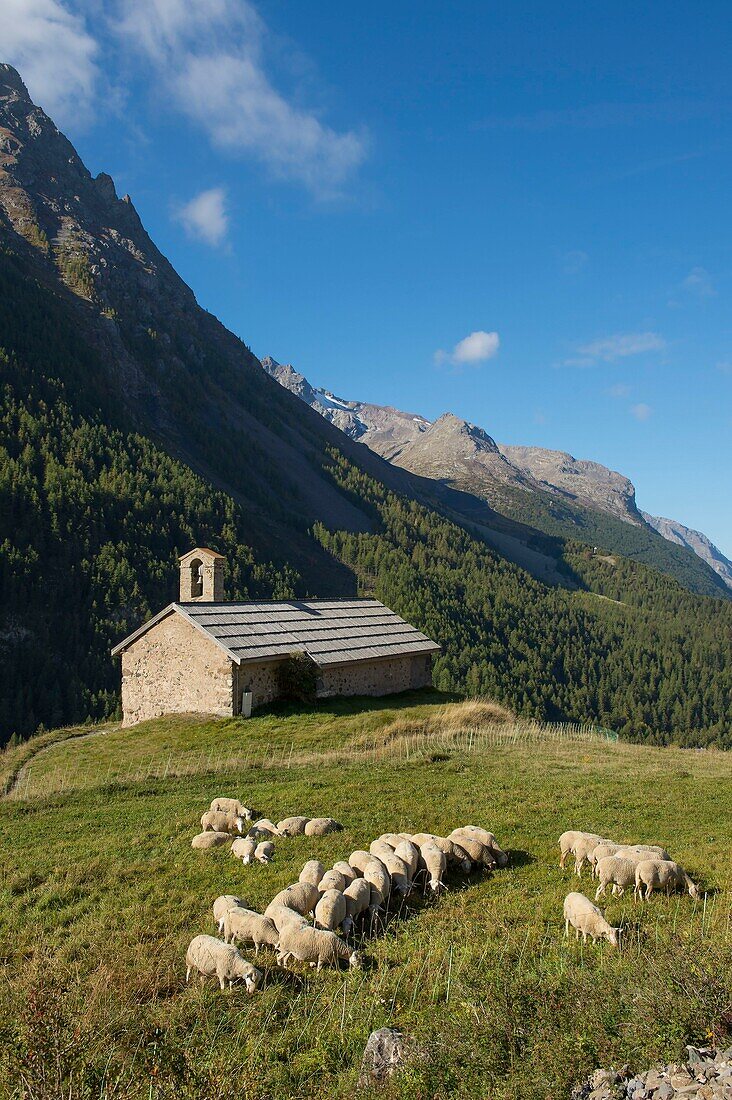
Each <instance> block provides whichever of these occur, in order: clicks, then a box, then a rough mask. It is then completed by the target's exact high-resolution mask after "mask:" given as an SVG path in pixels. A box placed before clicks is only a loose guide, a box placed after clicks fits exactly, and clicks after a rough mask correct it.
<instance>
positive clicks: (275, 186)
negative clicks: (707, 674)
mask: <svg viewBox="0 0 732 1100" xmlns="http://www.w3.org/2000/svg"><path fill="white" fill-rule="evenodd" d="M731 40H732V15H730V11H729V7H728V5H726V4H722V3H715V2H712V0H710V2H709V3H707V4H705V5H702V6H701V7H700V6H699V5H696V4H692V3H684V2H681V0H679V2H674V3H671V4H669V3H668V2H665V3H654V2H647V3H645V4H642V5H638V4H637V3H633V4H630V3H622V2H621V3H615V4H613V5H603V6H600V5H588V4H587V3H586V2H584V3H575V2H566V0H565V2H564V3H562V4H560V5H558V4H555V3H552V4H549V3H533V4H532V3H524V2H521V0H514V2H513V3H511V4H499V3H491V2H489V0H480V2H467V0H466V2H459V0H458V2H457V3H455V4H446V3H444V2H442V0H419V2H416V0H415V2H412V0H409V2H407V0H403V2H401V3H396V4H395V3H394V2H393V0H392V2H391V3H385V2H381V0H371V2H370V3H369V4H366V5H359V6H357V7H354V6H353V5H347V4H343V3H335V2H330V0H318V3H316V4H303V3H302V2H295V0H271V2H265V0H260V2H257V3H255V2H252V3H249V2H243V0H119V3H107V4H100V3H99V2H98V0H95V2H92V0H2V3H1V4H0V43H2V47H0V48H1V49H2V51H3V58H2V59H3V60H8V61H10V62H11V63H13V64H15V65H17V66H18V68H19V69H20V71H21V75H23V77H24V78H25V80H26V82H27V84H28V86H29V89H30V91H31V93H32V94H33V96H34V98H35V99H36V100H37V101H38V102H40V103H41V105H42V106H44V107H45V108H46V109H47V110H48V111H49V113H50V114H51V115H52V117H54V119H55V120H56V121H57V123H58V124H59V125H60V126H61V127H62V128H63V129H64V130H65V131H66V132H67V133H68V134H69V136H70V137H71V138H72V140H73V141H74V142H75V144H76V145H77V148H78V149H79V151H80V153H81V155H82V156H83V158H84V160H85V161H86V163H87V165H88V166H89V168H90V169H91V171H92V172H94V173H96V172H98V171H101V170H105V171H108V172H109V173H110V174H111V175H112V176H113V177H114V179H115V182H116V184H117V188H118V191H119V193H120V194H122V193H124V192H129V193H130V194H131V196H132V198H133V201H134V203H135V205H136V207H137V209H138V211H139V212H140V214H141V216H142V218H143V221H144V223H145V225H146V227H147V228H148V230H149V232H150V234H151V236H152V237H153V239H154V240H155V241H156V243H157V244H158V246H159V247H160V248H161V249H162V251H163V252H165V253H166V255H167V256H168V257H169V258H170V259H171V261H172V262H173V263H174V265H175V266H176V267H177V269H178V270H179V272H180V273H181V274H182V276H183V277H184V278H185V279H186V281H187V282H188V283H189V284H190V285H191V286H192V287H193V289H194V290H195V292H196V295H197V297H198V299H199V301H200V302H201V304H202V305H204V306H206V307H207V308H208V309H210V310H211V311H212V312H214V313H216V314H217V315H218V316H219V317H220V318H221V319H222V320H223V321H224V322H225V323H226V324H227V325H228V326H229V327H230V328H232V329H233V330H234V331H235V332H237V333H238V334H239V335H240V336H241V337H242V338H243V339H244V340H245V341H246V342H247V344H249V345H250V346H251V347H252V349H253V350H254V352H255V353H256V354H258V355H260V356H263V355H266V354H271V355H273V356H274V357H275V358H276V359H278V360H280V361H281V362H292V363H293V364H294V365H295V366H296V367H297V368H298V369H299V370H301V371H303V373H305V374H306V375H307V376H308V377H309V378H310V380H311V381H312V382H313V383H315V384H317V385H323V386H326V387H327V388H329V389H332V390H334V391H335V392H336V393H338V394H341V395H345V396H348V397H355V398H360V399H362V400H371V401H375V402H379V403H388V404H394V405H397V406H399V407H402V408H406V409H410V410H413V411H416V412H420V413H422V414H424V415H426V416H428V417H435V416H438V415H439V414H440V413H442V412H444V411H448V410H449V411H451V412H454V413H456V414H457V415H460V416H463V417H465V418H467V419H470V420H472V421H474V422H476V423H478V424H480V425H481V426H482V427H484V428H486V429H487V430H488V431H489V432H490V433H491V434H492V435H494V436H495V437H496V438H497V439H499V440H501V441H504V442H508V443H533V444H536V445H540V446H545V447H554V448H559V449H562V450H567V451H570V452H572V453H573V454H574V455H576V456H578V457H582V458H593V459H596V460H597V461H600V462H603V463H605V464H607V465H609V466H611V467H614V468H615V469H618V470H621V471H622V472H623V473H625V474H627V475H628V476H630V477H631V478H632V480H633V481H634V483H635V484H636V487H637V497H638V503H639V505H640V506H641V507H642V508H645V509H646V510H648V511H651V512H655V513H656V514H659V515H666V516H670V517H673V518H675V519H679V520H681V521H682V522H684V523H686V524H688V525H690V526H692V527H696V528H699V529H701V530H702V531H704V532H705V533H706V534H708V535H709V536H710V537H711V538H712V539H713V540H714V541H715V542H716V543H717V544H718V545H719V546H720V548H721V549H722V550H723V551H724V552H725V553H726V554H727V555H730V556H732V476H731V468H732V446H731V444H730V437H732V314H731V313H730V300H731V296H732V262H731V259H730V244H731V243H732V242H731V236H732V221H731V219H730V216H729V179H730V176H731V174H732V129H731V123H732V90H731V89H730V82H729V56H730V47H731V46H732V41H731Z"/></svg>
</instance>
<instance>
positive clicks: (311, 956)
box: [277, 927, 362, 970]
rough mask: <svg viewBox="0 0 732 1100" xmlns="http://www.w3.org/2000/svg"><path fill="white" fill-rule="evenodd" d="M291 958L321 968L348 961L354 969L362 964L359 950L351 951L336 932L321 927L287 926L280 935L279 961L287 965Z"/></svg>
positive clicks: (282, 964)
mask: <svg viewBox="0 0 732 1100" xmlns="http://www.w3.org/2000/svg"><path fill="white" fill-rule="evenodd" d="M290 959H298V960H299V961H300V962H307V963H310V965H311V966H317V969H318V970H321V969H322V968H323V966H327V965H330V966H338V965H339V963H341V962H347V963H348V965H349V966H350V967H351V968H352V969H357V968H359V967H360V966H361V965H362V960H361V955H360V954H359V952H358V951H351V948H350V947H349V946H348V944H346V943H344V942H343V940H342V939H341V938H340V937H339V936H336V934H335V933H334V932H325V931H323V930H322V929H320V928H294V927H287V928H285V929H284V930H283V932H282V933H281V935H280V951H279V954H278V956H277V962H278V963H280V965H281V966H287V964H288V962H289V961H290Z"/></svg>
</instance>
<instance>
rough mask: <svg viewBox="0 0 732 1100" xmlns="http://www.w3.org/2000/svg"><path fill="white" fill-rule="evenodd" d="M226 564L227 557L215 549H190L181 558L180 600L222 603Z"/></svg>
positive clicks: (184, 601) (182, 601) (183, 601)
mask: <svg viewBox="0 0 732 1100" xmlns="http://www.w3.org/2000/svg"><path fill="white" fill-rule="evenodd" d="M225 566H226V558H224V557H222V556H221V554H217V553H216V551H215V550H206V549H205V548H204V547H200V546H199V547H197V548H196V549H195V550H189V551H188V553H187V554H184V555H183V557H182V558H180V602H181V603H198V602H202V603H203V602H205V603H221V602H222V601H223V599H224V568H225Z"/></svg>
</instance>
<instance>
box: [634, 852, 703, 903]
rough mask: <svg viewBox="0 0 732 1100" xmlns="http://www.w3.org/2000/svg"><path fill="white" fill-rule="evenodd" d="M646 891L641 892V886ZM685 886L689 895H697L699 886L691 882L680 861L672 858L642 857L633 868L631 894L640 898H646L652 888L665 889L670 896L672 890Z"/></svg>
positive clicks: (693, 896) (695, 896)
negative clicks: (633, 882) (632, 889)
mask: <svg viewBox="0 0 732 1100" xmlns="http://www.w3.org/2000/svg"><path fill="white" fill-rule="evenodd" d="M644 886H645V888H646V892H645V895H644V894H643V887H644ZM684 887H685V888H686V889H687V890H688V891H689V897H692V898H698V897H699V887H698V886H697V885H696V883H695V882H692V881H691V879H690V878H689V876H688V875H687V873H686V871H685V870H684V868H683V867H682V866H681V864H680V863H674V861H673V860H672V859H644V860H643V861H642V863H639V864H638V866H637V867H636V869H635V890H634V891H633V895H634V897H636V898H639V899H640V900H643V898H644V897H645V900H648V898H649V897H650V896H651V894H652V893H653V891H654V889H658V890H665V891H666V896H667V897H670V896H671V893H672V891H674V890H677V889H683V888H684Z"/></svg>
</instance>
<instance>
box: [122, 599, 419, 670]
mask: <svg viewBox="0 0 732 1100" xmlns="http://www.w3.org/2000/svg"><path fill="white" fill-rule="evenodd" d="M171 613H178V614H180V615H183V616H184V617H185V618H186V619H188V621H189V622H191V623H192V624H193V625H194V626H195V627H196V628H197V629H198V630H201V631H203V633H205V634H207V635H208V636H209V637H211V638H213V639H214V641H215V642H216V643H217V644H218V645H219V646H220V647H221V648H222V649H223V650H224V651H225V652H226V653H228V655H229V656H230V657H231V659H232V660H234V661H236V662H237V664H243V663H245V662H247V661H266V660H272V659H276V658H277V657H286V656H287V655H288V654H290V653H293V652H296V651H298V652H302V651H304V652H305V653H307V654H308V655H309V656H310V657H311V658H312V660H313V661H315V663H316V664H317V665H319V666H320V667H324V666H334V665H343V664H350V663H351V662H352V661H367V660H375V659H380V658H385V657H398V656H402V655H404V654H415V655H417V654H420V653H423V654H427V653H439V651H440V647H439V646H438V645H437V643H436V642H433V641H432V640H431V639H430V638H428V637H427V636H426V635H425V634H422V633H421V631H419V630H417V629H416V628H415V627H413V626H411V625H410V623H408V622H405V620H404V619H401V618H400V617H399V616H398V615H396V614H395V613H394V612H393V611H390V610H389V608H388V607H385V606H384V605H383V604H382V603H379V601H378V600H372V599H350V598H345V599H332V600H263V601H261V602H251V603H208V602H204V601H200V602H196V603H173V604H170V605H169V606H168V607H166V608H164V610H163V611H161V612H160V613H159V614H158V615H156V616H154V618H152V619H150V620H149V621H148V622H147V623H145V624H144V626H141V627H140V629H139V630H136V631H135V632H134V633H133V634H130V636H129V637H128V638H125V640H124V641H122V642H120V643H119V645H117V646H115V648H114V649H113V650H112V654H113V655H116V654H118V653H121V652H122V651H123V650H124V649H127V647H128V646H129V645H131V644H132V643H133V642H134V641H136V639H137V638H139V637H140V636H141V635H142V634H144V633H145V632H146V631H147V630H149V629H150V628H151V627H152V626H154V625H155V623H157V622H159V621H160V620H161V619H162V618H164V617H165V616H166V615H169V614H171Z"/></svg>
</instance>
